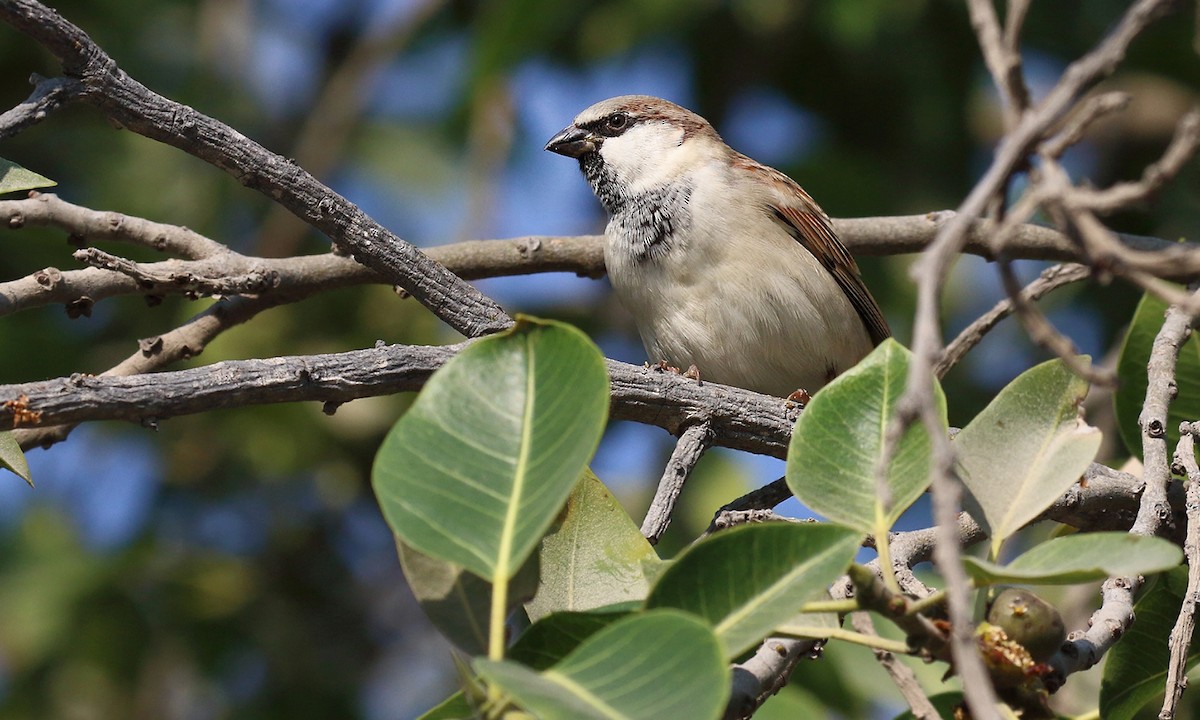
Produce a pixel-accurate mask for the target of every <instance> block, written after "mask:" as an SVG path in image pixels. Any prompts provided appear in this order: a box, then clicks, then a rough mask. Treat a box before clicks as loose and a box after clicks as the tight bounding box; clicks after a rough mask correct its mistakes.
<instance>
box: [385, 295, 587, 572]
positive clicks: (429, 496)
mask: <svg viewBox="0 0 1200 720" xmlns="http://www.w3.org/2000/svg"><path fill="white" fill-rule="evenodd" d="M607 413H608V373H607V371H606V369H605V366H604V357H603V355H601V354H600V351H599V350H598V349H597V348H596V346H595V345H594V344H593V343H592V342H591V341H590V340H589V339H588V338H587V337H586V336H585V335H584V334H583V333H582V332H580V331H579V330H576V329H575V328H572V327H570V326H568V325H564V324H562V323H556V322H549V321H540V320H533V319H530V318H519V319H518V322H517V324H516V325H515V326H514V327H513V328H512V329H510V330H508V331H506V332H504V333H500V334H498V335H493V336H490V337H487V338H484V339H482V340H479V341H477V342H475V343H473V344H471V345H470V346H469V347H467V348H466V349H465V350H463V351H462V352H461V353H460V354H459V355H458V356H457V357H455V358H453V359H452V360H450V362H448V363H446V365H445V366H444V367H442V368H441V369H440V370H438V371H437V372H436V373H434V375H433V377H431V378H430V380H429V382H428V384H427V385H426V386H425V389H424V390H422V391H421V394H420V395H418V396H417V399H416V402H414V403H413V406H412V408H411V409H409V411H408V412H407V413H406V414H405V415H404V416H403V417H402V418H400V420H399V422H397V423H396V425H395V427H393V428H392V430H391V432H389V433H388V436H387V438H386V439H385V440H384V442H383V445H382V446H381V447H380V449H379V453H378V455H377V456H376V457H375V466H374V470H373V484H374V487H375V494H376V496H377V497H378V498H379V505H380V507H381V508H382V509H383V514H384V517H385V518H386V519H387V521H388V524H389V525H391V527H392V529H393V530H394V531H395V532H396V534H397V535H399V536H400V537H401V538H403V540H404V542H406V543H408V544H409V545H412V546H413V547H415V548H417V549H418V550H420V551H421V552H423V553H425V554H427V555H431V556H433V557H436V558H439V559H442V560H446V561H448V562H452V563H455V564H457V565H460V566H462V567H464V568H466V569H468V570H470V571H471V572H473V573H475V574H476V575H479V576H480V577H482V578H484V579H488V580H493V581H494V580H495V578H507V577H511V576H512V575H513V573H515V572H516V571H517V569H518V568H519V567H520V566H521V564H522V563H524V561H525V560H526V558H528V557H529V554H530V553H531V552H532V551H533V549H534V547H535V546H536V545H537V543H538V541H539V540H540V539H541V537H542V534H543V533H545V531H546V529H547V528H549V527H550V524H551V523H552V522H553V521H554V517H555V516H556V515H557V514H558V512H559V509H560V508H561V507H562V505H563V502H564V501H566V499H567V496H568V495H569V494H570V492H571V489H572V488H573V487H574V486H575V483H576V482H577V481H578V480H579V478H580V475H581V474H582V473H583V471H584V468H585V467H586V465H587V461H588V459H589V458H591V456H592V453H593V452H595V450H596V446H597V444H598V443H599V442H600V435H601V433H602V432H603V430H604V423H605V419H606V417H607Z"/></svg>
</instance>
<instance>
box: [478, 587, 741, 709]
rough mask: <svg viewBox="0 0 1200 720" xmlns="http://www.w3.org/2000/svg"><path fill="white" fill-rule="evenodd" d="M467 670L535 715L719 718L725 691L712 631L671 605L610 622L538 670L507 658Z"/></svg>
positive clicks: (724, 670)
mask: <svg viewBox="0 0 1200 720" xmlns="http://www.w3.org/2000/svg"><path fill="white" fill-rule="evenodd" d="M475 669H476V671H477V672H478V673H479V674H480V676H482V677H483V678H484V679H486V680H487V681H489V682H490V683H493V684H495V685H497V686H499V687H500V688H502V689H503V690H504V691H506V692H507V693H509V694H510V695H511V696H512V697H514V698H515V699H516V701H517V702H518V703H519V704H520V705H521V706H522V707H524V708H526V709H527V710H529V711H530V712H533V713H534V714H536V715H537V716H538V717H539V718H542V720H560V719H561V720H585V719H588V718H596V719H597V720H614V719H617V718H628V719H630V720H637V719H639V718H646V720H660V719H661V718H665V717H678V718H695V719H696V720H705V719H706V718H718V717H720V716H721V713H722V712H723V711H724V709H725V702H726V700H727V699H728V697H729V670H728V668H727V666H726V664H725V660H724V658H723V657H722V656H721V648H720V645H719V644H718V642H717V639H716V638H715V637H714V636H713V634H712V631H711V630H710V629H709V628H708V627H707V626H705V624H704V623H703V622H701V621H700V620H699V619H697V618H695V617H692V616H690V615H687V614H685V613H680V612H676V611H672V610H655V611H650V612H647V613H643V614H639V615H635V616H632V617H629V618H626V619H624V620H621V621H619V622H616V623H614V624H612V625H611V626H609V627H607V628H605V629H603V630H601V631H599V632H597V633H596V634H595V635H593V636H592V637H590V638H588V639H587V640H586V641H584V643H583V644H582V645H580V646H579V647H578V648H577V649H576V650H575V652H573V653H571V654H570V655H568V656H567V657H566V658H564V659H563V660H562V662H560V663H558V664H556V665H555V666H554V667H552V668H550V669H548V670H545V671H543V672H541V673H538V672H536V671H534V670H531V669H529V668H527V667H525V666H524V665H520V664H518V663H515V662H512V661H507V660H501V661H490V660H482V659H481V660H476V661H475Z"/></svg>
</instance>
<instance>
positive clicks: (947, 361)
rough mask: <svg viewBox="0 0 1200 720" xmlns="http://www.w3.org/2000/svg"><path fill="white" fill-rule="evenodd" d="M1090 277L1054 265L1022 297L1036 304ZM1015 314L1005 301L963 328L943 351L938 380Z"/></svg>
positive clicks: (1078, 268)
mask: <svg viewBox="0 0 1200 720" xmlns="http://www.w3.org/2000/svg"><path fill="white" fill-rule="evenodd" d="M1089 277H1091V270H1090V269H1089V268H1088V267H1087V266H1086V265H1077V264H1075V263H1071V264H1065V265H1053V266H1051V267H1048V268H1046V269H1045V270H1043V271H1042V273H1041V275H1039V276H1038V277H1037V279H1036V280H1034V281H1033V282H1031V283H1029V284H1028V285H1026V286H1025V288H1024V289H1023V290H1021V297H1022V298H1024V299H1025V300H1026V301H1027V302H1035V301H1037V300H1040V299H1041V298H1043V297H1045V296H1046V295H1047V294H1049V293H1050V292H1053V291H1054V290H1057V289H1058V288H1060V287H1063V286H1064V285H1069V284H1071V283H1075V282H1079V281H1081V280H1086V279H1088V278H1089ZM1012 312H1013V300H1012V298H1005V299H1003V300H1001V301H1000V302H998V303H996V304H995V306H993V307H992V309H991V310H988V311H987V312H986V313H984V314H983V315H981V316H979V317H978V318H976V319H975V320H974V321H973V322H972V323H971V324H970V325H968V326H967V327H965V328H963V329H962V331H961V332H959V334H958V337H956V338H954V340H953V341H951V342H950V344H949V345H947V346H946V349H945V350H943V351H942V357H941V359H939V360H938V363H937V365H936V366H935V367H934V373H935V374H936V375H937V376H938V377H939V378H942V377H945V375H946V373H947V372H949V371H950V368H952V367H954V366H955V365H956V364H957V363H958V362H959V361H960V360H962V358H963V356H964V355H966V354H967V353H968V352H969V351H970V350H971V349H972V348H974V347H975V346H976V345H978V344H979V342H980V341H981V340H982V339H983V338H984V336H985V335H987V334H988V333H989V332H991V330H992V329H993V328H994V327H996V325H998V324H999V323H1000V321H1001V320H1003V319H1004V318H1006V317H1008V316H1009V315H1011V314H1012Z"/></svg>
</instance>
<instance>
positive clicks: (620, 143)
mask: <svg viewBox="0 0 1200 720" xmlns="http://www.w3.org/2000/svg"><path fill="white" fill-rule="evenodd" d="M723 148H725V145H724V143H723V142H721V138H720V137H719V136H718V135H717V133H716V131H715V130H713V128H712V125H709V123H708V121H707V120H705V119H704V118H702V117H700V116H699V115H697V114H696V113H694V112H692V111H690V110H688V109H686V108H682V107H680V106H678V105H676V104H675V103H672V102H668V101H666V100H662V99H660V98H656V97H650V96H648V95H623V96H621V97H615V98H611V99H608V100H604V101H602V102H598V103H596V104H595V105H592V106H591V107H589V108H588V109H586V110H584V111H583V112H581V113H579V115H578V116H577V117H576V118H575V122H573V123H572V124H571V125H569V126H567V127H566V128H564V129H563V130H562V131H561V132H559V133H558V134H557V135H555V136H554V137H552V138H551V139H550V142H548V143H546V149H547V150H549V151H551V152H555V153H558V154H559V155H566V156H567V157H573V158H576V159H577V160H579V166H580V168H582V170H583V173H584V175H585V176H586V177H587V179H588V182H589V183H591V185H592V189H593V190H595V191H596V195H597V196H598V197H599V198H600V200H601V201H602V202H603V203H604V204H605V206H606V207H607V208H608V209H609V210H610V211H612V210H613V207H614V203H619V201H620V199H621V198H623V197H629V196H632V195H636V194H638V193H640V192H644V191H647V190H652V189H654V188H657V187H660V186H662V185H664V184H667V183H671V182H675V181H677V180H678V179H680V178H681V177H682V176H683V175H686V174H687V173H689V172H691V171H692V170H694V169H695V168H696V167H698V166H699V165H700V164H701V163H703V162H704V161H705V160H707V159H708V158H709V157H711V156H712V155H713V154H714V153H719V152H720V151H721V150H722V149H723Z"/></svg>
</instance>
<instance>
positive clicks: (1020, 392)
mask: <svg viewBox="0 0 1200 720" xmlns="http://www.w3.org/2000/svg"><path fill="white" fill-rule="evenodd" d="M1087 390H1088V384H1087V382H1086V381H1085V380H1083V379H1081V378H1079V377H1078V376H1076V375H1074V374H1073V373H1072V372H1071V371H1070V370H1068V369H1067V368H1066V366H1065V365H1063V363H1062V362H1061V361H1059V360H1052V361H1050V362H1046V363H1042V364H1041V365H1038V366H1036V367H1033V368H1031V369H1029V370H1026V371H1025V372H1023V373H1021V375H1020V376H1018V377H1017V379H1015V380H1013V381H1012V382H1011V383H1009V384H1008V386H1007V387H1005V388H1004V389H1003V390H1001V391H1000V394H999V395H997V396H996V398H995V399H994V400H992V402H991V403H989V404H988V406H987V407H986V408H984V409H983V411H982V412H980V413H979V415H977V416H976V417H975V419H974V420H972V421H971V422H970V423H969V424H968V425H967V426H966V427H965V428H963V429H962V432H960V433H959V434H958V435H957V436H956V437H955V438H954V443H955V446H956V447H957V448H958V458H959V464H960V470H961V476H962V480H963V482H964V483H965V484H966V486H967V489H968V490H970V493H971V496H970V497H969V498H967V500H966V505H967V507H968V508H969V509H971V510H973V512H972V515H974V516H975V518H976V519H977V520H979V522H980V523H981V524H982V525H983V526H984V528H985V529H986V530H987V531H988V535H989V536H990V537H991V541H992V554H993V556H995V554H996V552H997V551H998V549H999V547H1000V544H1001V543H1002V542H1004V540H1005V538H1007V537H1009V536H1010V535H1012V534H1013V533H1015V532H1016V531H1017V530H1020V529H1021V528H1022V527H1024V526H1025V524H1026V523H1028V522H1029V521H1031V520H1033V519H1034V518H1035V517H1037V516H1038V515H1039V514H1040V513H1041V512H1042V511H1043V510H1045V509H1046V508H1048V507H1050V505H1051V504H1053V503H1054V501H1055V500H1056V499H1058V498H1059V496H1061V495H1062V494H1063V493H1064V492H1066V491H1067V488H1069V487H1071V485H1073V484H1074V483H1075V482H1077V481H1078V480H1079V477H1080V476H1081V475H1082V474H1083V472H1084V470H1086V469H1087V467H1088V465H1089V464H1091V462H1092V459H1093V458H1095V457H1096V450H1097V449H1098V448H1099V447H1100V431H1099V430H1097V429H1096V428H1094V427H1091V426H1089V425H1088V424H1087V423H1085V422H1084V421H1083V419H1082V418H1080V416H1079V405H1080V403H1082V402H1083V397H1084V396H1085V395H1086V394H1087Z"/></svg>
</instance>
